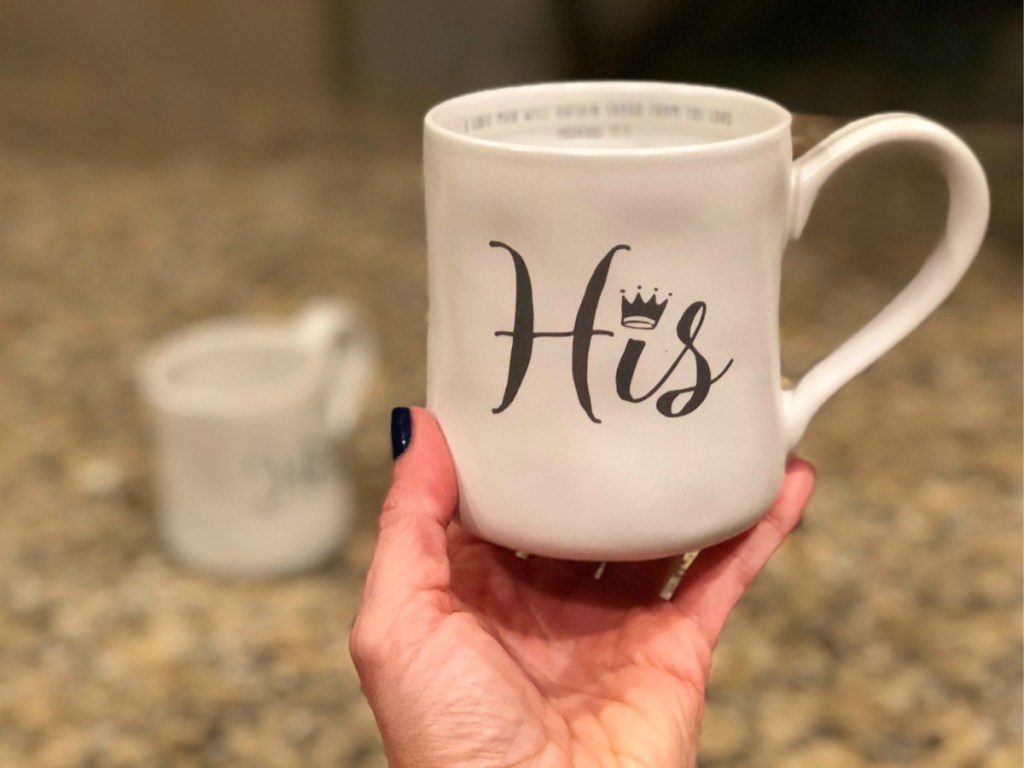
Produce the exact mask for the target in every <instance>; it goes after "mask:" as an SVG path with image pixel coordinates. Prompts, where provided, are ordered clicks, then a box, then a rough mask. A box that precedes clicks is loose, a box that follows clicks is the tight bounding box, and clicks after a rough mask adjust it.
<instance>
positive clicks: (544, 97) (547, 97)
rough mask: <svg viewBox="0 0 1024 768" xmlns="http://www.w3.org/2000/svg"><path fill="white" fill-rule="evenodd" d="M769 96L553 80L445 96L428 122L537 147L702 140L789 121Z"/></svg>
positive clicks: (452, 132) (459, 133)
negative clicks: (465, 94)
mask: <svg viewBox="0 0 1024 768" xmlns="http://www.w3.org/2000/svg"><path fill="white" fill-rule="evenodd" d="M789 122H790V115H789V112H787V111H786V110H785V109H783V108H782V107H780V106H779V105H778V104H775V103H774V102H772V101H769V100H768V99H763V98H761V97H758V96H753V95H751V94H747V93H743V92H740V91H731V90H727V89H722V88H710V87H705V86H694V85H681V84H673V83H630V82H605V83H586V82H583V83H554V84H546V85H533V86H519V87H514V88H501V89H497V90H492V91H481V92H479V93H472V94H469V95H467V96H460V97H457V98H455V99H451V100H449V101H446V102H443V103H441V104H439V105H438V106H436V107H434V108H433V109H432V110H431V111H430V112H429V113H428V114H427V117H426V124H427V127H428V129H433V130H435V131H438V132H440V133H442V134H447V135H449V136H450V137H452V138H455V139H462V140H467V139H468V140H474V141H482V142H485V143H489V144H495V145H504V146H508V147H513V148H519V149H534V150H538V149H539V150H557V151H560V152H561V151H567V150H568V151H572V150H577V149H578V150H584V151H593V150H598V151H600V150H611V151H621V150H645V149H646V150H650V149H668V148H689V147H701V146H707V145H709V144H716V143H723V142H731V141H736V140H742V139H749V138H751V137H756V136H760V135H763V134H766V133H770V132H772V131H774V130H777V129H783V128H788V126H789Z"/></svg>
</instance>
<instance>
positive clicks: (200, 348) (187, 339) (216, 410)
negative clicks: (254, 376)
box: [137, 318, 323, 416]
mask: <svg viewBox="0 0 1024 768" xmlns="http://www.w3.org/2000/svg"><path fill="white" fill-rule="evenodd" d="M253 342H256V343H257V344H262V345H266V346H268V347H269V346H272V347H273V348H275V349H282V348H287V349H289V350H292V351H294V352H297V353H298V355H299V363H298V365H296V366H295V369H294V370H289V371H287V372H286V373H284V374H283V375H281V376H275V377H273V378H272V379H271V380H269V381H264V382H260V383H255V384H251V385H244V386H240V387H234V388H223V389H221V388H214V387H207V386H200V385H190V384H183V383H181V382H175V381H173V380H172V371H173V370H174V369H175V368H176V367H178V366H180V365H182V364H184V363H187V362H189V361H190V360H192V359H193V358H196V357H198V356H202V355H209V354H211V353H213V354H216V353H217V352H221V351H226V350H229V349H235V348H239V347H240V346H242V345H243V344H244V345H252V344H253ZM322 367H323V361H322V359H321V356H320V355H317V354H316V353H315V350H314V349H312V348H310V347H308V346H307V345H305V344H303V343H302V340H301V339H300V338H298V337H297V336H296V334H295V333H294V332H293V331H292V330H291V329H290V328H289V327H288V326H287V325H284V324H281V323H278V322H272V321H264V320H259V319H253V318H241V319H220V320H210V321H207V322H204V323H199V324H196V325H193V326H189V327H187V328H185V329H182V330H179V331H176V332H173V333H171V334H170V335H169V336H166V337H165V338H163V339H161V340H160V341H157V342H156V343H154V344H153V345H152V346H151V347H150V349H149V350H147V351H146V352H145V353H144V354H143V356H142V359H141V361H140V363H139V365H138V370H137V376H138V380H139V385H140V388H141V390H142V392H143V395H144V396H145V397H146V399H147V400H148V401H149V402H150V404H151V405H153V406H155V407H157V408H159V409H161V410H164V411H167V412H171V413H176V414H182V415H203V416H238V415H247V414H252V413H254V412H265V411H268V410H272V409H275V408H279V407H281V405H282V404H290V403H292V402H294V401H296V400H298V399H301V398H303V397H306V396H308V394H309V393H310V392H311V391H313V390H315V389H316V382H317V379H318V376H319V374H320V372H321V369H322Z"/></svg>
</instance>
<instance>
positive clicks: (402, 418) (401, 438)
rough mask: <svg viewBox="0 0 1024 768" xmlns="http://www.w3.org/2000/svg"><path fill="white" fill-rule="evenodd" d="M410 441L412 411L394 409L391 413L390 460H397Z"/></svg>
mask: <svg viewBox="0 0 1024 768" xmlns="http://www.w3.org/2000/svg"><path fill="white" fill-rule="evenodd" d="M411 441H412V411H410V410H409V409H408V408H394V409H393V410H392V411H391V458H392V459H397V458H398V457H399V456H401V455H402V454H403V453H405V449H406V448H408V447H409V443H410V442H411Z"/></svg>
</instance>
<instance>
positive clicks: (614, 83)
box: [423, 80, 793, 158]
mask: <svg viewBox="0 0 1024 768" xmlns="http://www.w3.org/2000/svg"><path fill="white" fill-rule="evenodd" d="M615 91H619V92H623V93H629V94H638V93H640V92H644V91H646V92H651V91H659V92H662V93H666V92H671V93H674V94H677V95H679V94H684V93H702V94H709V95H716V96H720V97H727V98H730V99H733V100H735V101H742V102H746V103H747V104H753V105H756V106H758V107H759V108H761V109H764V110H767V111H768V112H770V113H772V114H773V115H774V116H775V118H776V119H775V120H774V121H773V122H772V124H771V125H769V126H767V127H766V128H763V129H761V130H757V131H754V132H752V133H744V134H742V135H739V136H733V137H727V138H722V139H713V140H712V141H709V142H705V143H701V144H678V145H671V144H670V145H666V146H659V147H595V146H587V147H572V146H554V145H544V144H526V143H522V142H517V141H505V140H496V139H488V138H484V137H481V136H472V135H469V134H466V133H463V132H461V131H458V130H455V129H453V128H449V127H446V126H445V125H444V124H443V123H442V122H441V118H442V116H443V115H444V114H445V113H446V112H448V111H449V110H451V109H455V108H458V107H462V106H468V105H470V104H472V103H473V102H476V101H481V102H483V101H486V100H488V99H494V98H497V97H500V96H508V97H515V96H517V95H533V94H538V93H544V92H549V93H557V92H561V93H572V92H579V93H588V92H589V93H595V92H600V93H612V92H615ZM792 121H793V115H792V113H791V112H790V111H789V110H788V109H786V108H785V107H783V106H782V105H780V104H778V103H777V102H775V101H772V100H771V99H768V98H766V97H764V96H758V95H756V94H753V93H748V92H747V91H741V90H737V89H733V88H722V87H719V86H712V85H698V84H691V83H676V82H669V81H661V80H569V81H561V82H546V83H529V84H525V85H512V86H503V87H499V88H489V89H485V90H479V91H473V92H470V93H466V94H462V95H460V96H454V97H452V98H450V99H446V100H444V101H442V102H440V103H438V104H435V105H434V106H433V107H431V108H430V109H429V110H428V111H427V113H426V115H425V116H424V118H423V125H424V132H425V134H426V135H427V136H432V137H435V138H438V139H442V140H444V141H448V142H450V143H452V144H456V145H461V146H464V147H474V148H477V149H480V150H486V151H489V152H495V153H500V152H504V153H512V154H518V155H525V156H544V157H548V158H551V157H593V158H597V157H604V158H607V157H613V158H640V157H652V156H654V157H671V156H686V155H700V154H709V153H712V152H721V151H728V150H741V149H744V148H748V147H751V146H756V145H758V144H762V143H765V142H768V141H770V140H773V139H775V138H776V136H777V135H778V134H780V133H782V132H785V134H786V135H787V136H788V135H789V131H790V126H791V124H792Z"/></svg>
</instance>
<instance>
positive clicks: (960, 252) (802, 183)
mask: <svg viewBox="0 0 1024 768" xmlns="http://www.w3.org/2000/svg"><path fill="white" fill-rule="evenodd" d="M893 142H907V143H910V144H913V145H916V146H919V147H920V148H921V149H922V150H924V151H925V152H927V155H928V157H930V158H931V159H932V160H933V161H935V162H936V164H937V165H938V166H939V169H940V170H941V171H942V172H943V174H944V176H945V178H946V185H947V187H948V189H949V213H948V216H947V219H946V229H945V232H944V234H943V236H942V239H941V240H940V241H939V244H938V245H937V246H936V248H935V250H934V251H933V252H932V254H931V255H930V256H929V257H928V259H927V261H926V262H925V263H924V266H922V267H921V269H920V271H919V272H918V273H917V274H916V275H915V276H914V279H913V280H911V281H910V282H909V283H908V284H907V286H906V287H905V288H904V289H903V290H902V291H901V292H900V293H899V294H898V295H897V296H896V298H894V299H893V300H892V301H891V302H890V303H889V304H888V305H887V306H886V307H885V308H884V309H883V310H882V311H881V312H879V313H878V314H877V315H876V316H875V317H874V318H873V319H872V320H871V321H870V322H868V324H867V325H865V326H864V327H863V328H861V329H860V330H859V331H857V332H856V333H855V334H854V335H853V336H851V337H850V338H849V339H847V341H846V342H845V343H844V344H842V345H841V346H840V347H838V348H837V349H836V350H835V351H833V352H832V353H831V354H830V355H828V356H827V357H826V358H825V359H824V360H822V361H821V362H819V363H818V364H817V365H815V366H814V367H813V368H811V370H810V371H808V372H807V373H806V374H805V375H804V376H803V378H802V379H800V381H799V382H798V383H797V385H796V386H795V387H794V388H793V389H790V390H785V391H783V393H782V397H783V401H782V402H783V414H784V421H785V429H786V442H787V446H788V450H789V451H793V450H794V449H795V448H796V445H797V443H798V442H799V441H800V438H801V437H803V434H804V430H806V429H807V424H808V423H809V422H810V420H811V418H812V417H813V416H814V414H815V413H816V412H817V411H818V409H819V408H820V407H821V406H822V405H824V403H825V402H826V401H827V400H828V399H829V398H830V397H832V395H834V394H835V393H836V391H837V390H838V389H839V388H840V387H842V386H843V385H844V384H846V383H847V382H848V381H849V380H850V379H852V378H853V377H854V376H856V375H857V374H858V373H860V372H861V371H863V370H864V369H865V368H867V367H868V366H869V365H871V363H873V362H874V361H875V360H877V359H878V358H879V357H881V356H882V355H883V354H885V353H886V352H888V351H889V350H890V349H892V347H893V346H895V345H896V344H897V343H898V342H899V341H900V340H902V339H903V338H904V337H905V336H906V335H907V334H908V333H910V332H911V331H912V330H914V328H916V327H917V326H918V325H919V324H920V323H921V322H922V321H923V320H924V319H925V318H926V317H928V315H930V314H931V313H932V312H934V311H935V309H936V308H937V307H938V306H939V304H941V303H942V301H943V300H944V299H945V298H946V297H947V296H948V295H949V294H950V292H951V291H952V290H953V288H954V287H955V286H956V284H957V283H958V282H959V281H960V278H961V277H962V276H963V274H964V272H965V271H966V270H967V267H968V266H970V263H971V261H973V259H974V256H975V254H976V253H977V252H978V248H979V246H980V245H981V240H982V237H983V236H984V234H985V228H986V226H987V224H988V214H989V192H988V184H987V183H986V181H985V173H984V171H983V170H982V168H981V163H979V162H978V159H977V158H976V157H975V156H974V154H973V153H972V152H971V150H970V149H968V148H967V145H966V144H964V143H963V142H962V141H961V140H960V139H959V138H957V136H956V135H954V134H953V133H952V132H950V131H949V130H947V129H946V128H943V127H942V126H941V125H938V124H937V123H933V122H932V121H930V120H925V119H924V118H921V117H917V116H916V115H908V114H896V113H893V114H883V115H875V116H873V117H868V118H864V119H863V120H858V121H856V122H853V123H851V124H849V125H848V126H846V127H844V128H841V129H840V130H838V131H836V132H835V133H833V134H832V135H831V136H828V137H827V138H826V139H825V140H824V141H822V142H821V143H820V144H818V145H817V146H816V147H814V148H813V149H811V150H810V151H809V152H807V154H805V155H804V156H803V157H801V158H800V159H799V160H797V161H796V162H795V163H794V165H793V176H792V184H791V186H790V205H789V210H790V224H789V234H790V237H791V238H793V239H794V240H795V239H797V238H798V237H799V236H800V233H801V232H802V231H803V228H804V225H805V224H806V223H807V217H808V215H809V214H810V211H811V207H812V205H813V204H814V200H815V198H816V197H817V195H818V190H819V189H820V188H821V186H822V184H824V183H825V181H826V180H827V179H828V177H829V176H831V175H832V173H833V172H834V171H835V170H836V169H837V168H839V166H841V165H843V164H844V163H845V162H846V161H847V160H849V159H850V158H852V157H854V156H856V155H858V154H860V153H861V152H863V151H864V150H867V149H870V148H872V147H875V146H878V145H879V144H889V143H893Z"/></svg>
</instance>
